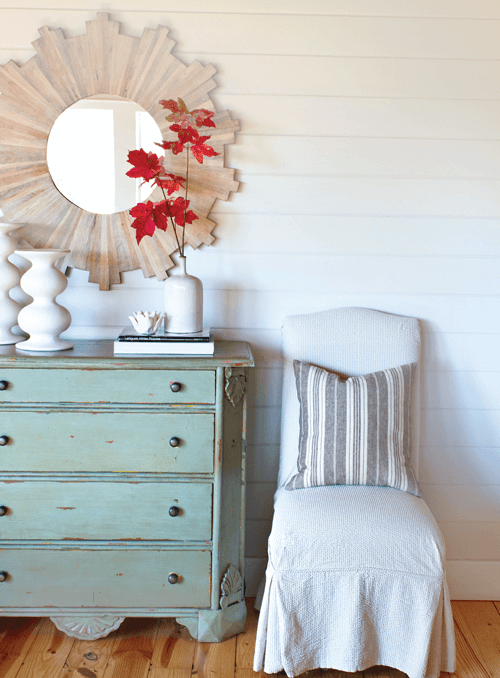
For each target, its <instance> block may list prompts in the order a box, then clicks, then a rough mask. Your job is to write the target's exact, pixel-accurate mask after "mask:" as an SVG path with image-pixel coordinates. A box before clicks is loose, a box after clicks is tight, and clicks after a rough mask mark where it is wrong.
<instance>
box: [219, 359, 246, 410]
mask: <svg viewBox="0 0 500 678" xmlns="http://www.w3.org/2000/svg"><path fill="white" fill-rule="evenodd" d="M224 374H225V377H226V384H225V391H226V396H227V398H228V400H229V402H230V403H231V404H232V405H233V406H234V407H236V405H237V404H238V403H239V402H240V400H241V399H242V398H243V396H244V395H245V388H246V376H245V375H244V374H233V369H232V367H226V368H225V371H224Z"/></svg>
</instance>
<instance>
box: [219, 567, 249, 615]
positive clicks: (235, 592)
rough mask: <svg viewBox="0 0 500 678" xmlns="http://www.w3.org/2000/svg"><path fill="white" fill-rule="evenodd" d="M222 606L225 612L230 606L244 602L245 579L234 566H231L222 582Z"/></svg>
mask: <svg viewBox="0 0 500 678" xmlns="http://www.w3.org/2000/svg"><path fill="white" fill-rule="evenodd" d="M220 588H221V597H220V606H221V608H222V609H223V610H225V609H226V608H227V607H229V605H232V604H233V603H238V602H240V601H241V600H243V579H242V576H241V573H240V571H239V570H237V569H236V568H235V567H234V565H229V567H228V568H227V570H226V574H225V575H224V576H223V578H222V582H221V586H220Z"/></svg>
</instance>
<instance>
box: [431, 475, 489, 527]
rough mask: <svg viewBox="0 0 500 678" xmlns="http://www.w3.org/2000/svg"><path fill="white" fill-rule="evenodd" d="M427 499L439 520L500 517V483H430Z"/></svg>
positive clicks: (476, 519)
mask: <svg viewBox="0 0 500 678" xmlns="http://www.w3.org/2000/svg"><path fill="white" fill-rule="evenodd" d="M420 486H421V488H422V493H423V495H424V499H425V501H426V502H427V504H428V505H429V508H430V509H431V511H432V513H433V514H434V517H435V518H436V520H438V521H451V522H457V521H459V522H462V521H463V522H476V523H477V522H496V523H498V522H499V521H500V485H427V484H425V483H421V485H420Z"/></svg>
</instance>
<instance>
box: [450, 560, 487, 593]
mask: <svg viewBox="0 0 500 678" xmlns="http://www.w3.org/2000/svg"><path fill="white" fill-rule="evenodd" d="M446 573H447V579H448V587H449V590H450V597H451V599H452V600H500V563H499V562H498V561H496V562H489V563H485V562H471V561H460V560H448V561H447V562H446Z"/></svg>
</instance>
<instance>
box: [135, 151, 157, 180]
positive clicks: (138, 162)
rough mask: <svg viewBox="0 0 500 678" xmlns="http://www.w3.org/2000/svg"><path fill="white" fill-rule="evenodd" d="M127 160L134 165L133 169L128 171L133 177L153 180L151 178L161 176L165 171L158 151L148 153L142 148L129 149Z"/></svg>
mask: <svg viewBox="0 0 500 678" xmlns="http://www.w3.org/2000/svg"><path fill="white" fill-rule="evenodd" d="M127 162H129V163H130V164H131V165H133V167H132V169H131V170H129V171H128V172H127V176H128V177H132V178H133V179H144V181H151V179H153V178H154V177H155V176H159V175H160V174H161V173H162V172H163V171H164V170H163V166H162V163H161V161H160V159H159V157H158V156H157V155H156V153H146V151H145V150H144V149H142V148H139V149H138V150H136V151H129V154H128V158H127Z"/></svg>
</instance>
